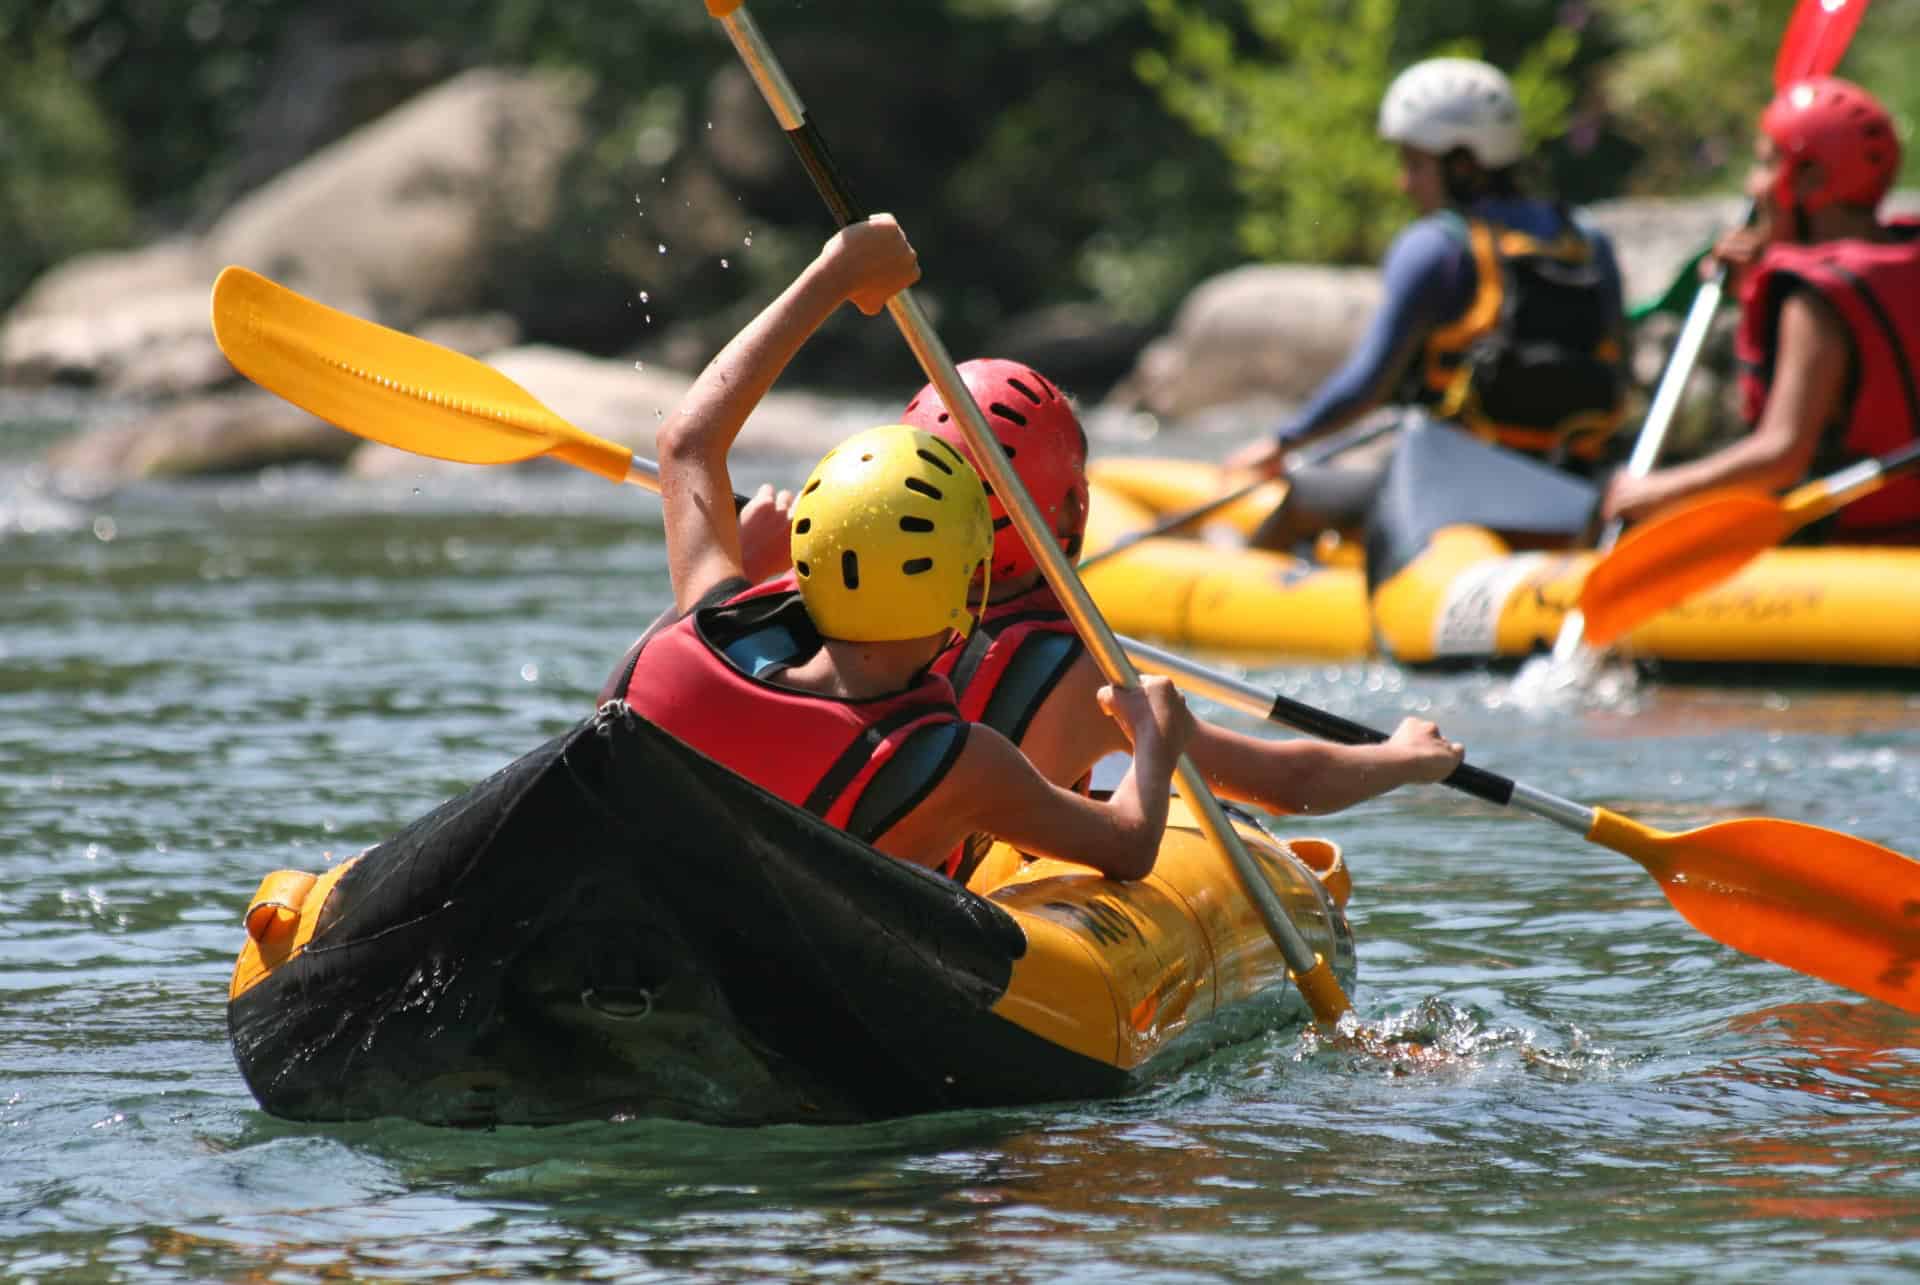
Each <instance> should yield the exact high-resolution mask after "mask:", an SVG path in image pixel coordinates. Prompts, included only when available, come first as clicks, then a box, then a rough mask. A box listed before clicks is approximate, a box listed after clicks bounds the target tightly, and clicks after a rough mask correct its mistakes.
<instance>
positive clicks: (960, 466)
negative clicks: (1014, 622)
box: [790, 424, 993, 642]
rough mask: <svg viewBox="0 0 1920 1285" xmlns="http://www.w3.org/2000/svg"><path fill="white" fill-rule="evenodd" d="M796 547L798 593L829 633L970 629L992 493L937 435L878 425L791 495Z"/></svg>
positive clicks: (863, 635)
mask: <svg viewBox="0 0 1920 1285" xmlns="http://www.w3.org/2000/svg"><path fill="white" fill-rule="evenodd" d="M790 547H791V549H792V552H793V569H794V574H795V576H796V577H797V578H798V580H799V582H800V598H801V600H802V601H803V602H805V603H806V606H807V614H808V615H809V616H811V617H812V618H813V623H814V627H815V628H816V629H818V630H819V631H820V633H821V635H822V636H823V637H827V638H841V639H845V640H847V641H849V642H895V641H899V640H902V639H907V638H923V637H925V636H927V635H928V634H936V633H939V632H940V631H941V630H942V629H957V630H959V631H960V632H961V633H963V634H964V633H966V632H967V631H968V630H969V629H970V628H972V625H973V617H972V616H971V615H969V614H968V612H967V588H968V586H969V585H970V584H972V582H973V575H974V572H975V571H976V570H980V571H981V572H982V574H984V573H985V567H986V564H987V559H988V556H989V554H990V553H991V552H992V549H993V520H992V519H991V518H990V517H989V516H988V513H987V491H986V488H985V487H984V486H982V485H981V484H980V476H979V474H977V473H975V472H974V471H973V466H972V465H971V464H969V463H967V461H966V458H965V457H964V456H962V455H961V454H960V452H958V451H956V450H954V449H953V447H951V446H949V445H947V444H946V443H945V442H943V441H941V440H940V439H939V438H937V437H935V436H934V435H933V434H931V433H928V432H925V431H923V430H921V429H917V428H909V427H907V426H906V425H905V424H886V425H883V426H881V427H879V428H870V429H868V430H866V431H865V432H863V433H855V434H854V435H853V436H852V437H849V438H848V439H847V440H846V441H844V442H842V443H840V445H838V446H836V447H834V448H833V449H832V450H831V451H828V452H827V454H826V457H825V458H824V459H822V460H821V461H820V462H819V463H818V464H816V465H814V466H813V472H812V473H811V474H809V475H808V477H807V482H806V485H805V486H804V487H802V488H801V491H800V497H799V498H798V499H796V500H795V501H794V502H793V535H792V544H791V546H790ZM981 601H982V602H984V601H986V597H985V586H984V585H983V586H982V589H981Z"/></svg>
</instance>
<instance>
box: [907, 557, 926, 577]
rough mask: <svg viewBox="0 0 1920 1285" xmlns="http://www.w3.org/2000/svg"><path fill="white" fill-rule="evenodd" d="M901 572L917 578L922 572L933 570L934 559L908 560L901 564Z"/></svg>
mask: <svg viewBox="0 0 1920 1285" xmlns="http://www.w3.org/2000/svg"><path fill="white" fill-rule="evenodd" d="M900 570H901V571H902V572H904V573H905V574H907V575H910V576H917V575H919V574H921V573H922V572H926V571H931V570H933V559H932V558H908V559H907V560H906V561H905V562H903V563H901V564H900Z"/></svg>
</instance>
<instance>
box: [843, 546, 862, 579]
mask: <svg viewBox="0 0 1920 1285" xmlns="http://www.w3.org/2000/svg"><path fill="white" fill-rule="evenodd" d="M840 579H841V580H842V581H843V582H844V583H845V584H846V586H847V588H849V589H858V588H859V587H860V555H859V554H857V553H855V552H854V551H853V550H852V549H848V550H847V551H846V552H845V553H843V554H841V555H840Z"/></svg>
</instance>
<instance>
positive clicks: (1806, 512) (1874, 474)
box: [1781, 439, 1920, 527]
mask: <svg viewBox="0 0 1920 1285" xmlns="http://www.w3.org/2000/svg"><path fill="white" fill-rule="evenodd" d="M1916 468H1920V439H1916V440H1914V441H1911V442H1908V443H1907V444H1906V445H1905V446H1902V447H1901V448H1900V449H1899V450H1897V451H1889V452H1887V453H1886V454H1885V455H1880V456H1876V457H1875V458H1873V459H1870V460H1861V461H1860V462H1859V463H1858V464H1849V465H1848V466H1847V467H1846V468H1843V469H1840V470H1839V471H1837V472H1834V473H1829V474H1828V475H1827V476H1825V477H1823V478H1819V479H1817V480H1815V481H1812V482H1808V483H1807V484H1806V485H1804V486H1799V487H1795V488H1794V489H1793V490H1792V491H1790V492H1788V493H1787V497H1786V499H1784V500H1783V501H1781V504H1782V507H1784V508H1785V509H1786V511H1787V515H1788V517H1789V518H1790V519H1791V520H1792V522H1793V525H1794V526H1795V527H1802V526H1805V525H1806V524H1807V523H1809V522H1817V521H1819V520H1820V519H1821V518H1824V517H1826V516H1827V515H1828V514H1829V513H1833V512H1835V511H1837V510H1839V509H1843V508H1845V507H1846V506H1847V505H1849V504H1851V503H1853V502H1854V501H1855V500H1858V499H1862V498H1864V497H1866V496H1869V495H1872V494H1873V493H1874V492H1875V491H1878V490H1879V489H1880V488H1881V487H1883V486H1885V485H1886V484H1887V483H1889V482H1891V481H1893V480H1894V479H1895V478H1897V477H1903V476H1905V475H1906V474H1908V473H1911V472H1913V471H1914V469H1916Z"/></svg>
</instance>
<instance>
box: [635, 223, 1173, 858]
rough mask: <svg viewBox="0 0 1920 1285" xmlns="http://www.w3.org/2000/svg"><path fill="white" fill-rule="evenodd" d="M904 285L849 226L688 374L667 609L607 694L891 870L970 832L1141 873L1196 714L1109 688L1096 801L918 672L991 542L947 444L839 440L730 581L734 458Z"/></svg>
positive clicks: (1157, 698) (872, 226)
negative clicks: (837, 341)
mask: <svg viewBox="0 0 1920 1285" xmlns="http://www.w3.org/2000/svg"><path fill="white" fill-rule="evenodd" d="M918 276H919V269H918V265H917V262H916V258H915V255H914V252H913V247H912V246H911V245H910V244H909V243H908V242H907V239H906V237H905V235H904V234H903V233H902V232H901V231H900V229H899V227H898V225H896V224H895V222H894V221H893V220H892V219H891V218H889V217H887V216H885V215H876V216H874V217H873V218H871V219H868V220H867V221H865V222H863V223H856V224H854V225H852V226H850V227H848V228H845V229H843V230H842V231H841V232H840V233H838V234H837V235H835V236H834V237H833V238H832V239H831V240H830V241H828V242H827V244H826V247H825V248H824V249H823V250H822V252H821V253H820V255H819V256H818V257H817V258H816V259H815V260H814V261H813V262H812V263H811V264H810V265H808V266H807V267H806V268H805V269H804V270H803V271H802V272H801V273H800V275H799V276H798V277H797V278H796V279H795V280H794V281H793V283H792V284H790V285H789V286H788V287H787V289H786V290H785V291H784V292H782V293H781V295H780V296H779V298H777V299H775V300H774V301H773V303H772V304H770V305H769V306H768V307H767V308H766V309H765V310H763V311H762V312H761V313H760V315H759V316H757V317H756V318H755V319H754V320H753V321H751V322H749V323H748V325H747V326H746V327H745V328H744V329H743V330H741V332H740V333H739V334H737V335H736V336H735V337H734V338H733V340H732V341H731V342H729V343H728V344H727V346H726V347H725V348H724V349H723V350H722V351H721V352H720V354H719V355H718V356H716V357H715V358H714V359H713V361H712V362H710V363H709V364H708V366H707V367H706V369H705V370H704V371H702V372H701V374H700V376H699V378H698V379H696V380H695V382H694V384H693V386H692V388H691V389H690V390H689V391H688V393H687V395H686V397H685V398H684V399H683V400H682V401H681V403H680V405H679V406H678V407H677V408H676V409H675V411H674V412H673V414H672V415H670V416H669V417H668V418H667V420H666V422H665V423H664V424H663V425H662V426H661V428H660V430H659V433H658V434H657V439H656V445H657V448H658V452H659V461H660V483H661V501H662V505H663V509H664V517H665V524H666V542H667V562H668V570H669V573H670V575H671V577H672V582H673V594H674V605H675V608H676V609H677V611H678V613H679V615H678V616H677V618H675V619H674V620H673V621H672V622H671V623H670V624H667V625H665V626H664V627H661V628H657V629H654V630H650V631H649V632H648V634H647V635H645V636H643V637H642V638H641V640H640V641H639V642H638V643H636V644H635V646H634V648H633V649H631V650H630V651H629V653H628V656H627V659H626V660H625V662H624V663H623V664H622V666H621V668H620V670H618V671H617V672H616V674H615V676H614V678H613V680H612V681H611V682H610V683H609V684H608V687H607V689H606V690H605V691H604V692H603V693H602V695H603V698H618V699H624V700H625V701H626V702H627V704H628V705H630V706H631V707H632V708H633V709H634V710H635V711H636V712H638V713H639V714H640V715H642V716H643V717H645V718H647V719H649V720H650V721H652V722H654V723H655V724H657V725H659V726H661V727H663V728H665V729H666V730H667V731H669V732H671V733H673V734H674V735H675V736H677V737H679V738H681V739H682V740H684V741H686V742H687V743H688V744H690V745H692V746H693V747H694V748H695V749H698V750H700V751H701V752H702V753H705V754H707V755H708V756H709V757H712V758H714V759H715V760H717V761H719V762H721V763H723V764H725V765H726V766H728V767H730V768H732V769H733V770H734V771H736V772H738V773H740V774H741V775H742V776H745V777H747V778H748V779H749V780H752V781H754V782H755V783H757V784H759V785H761V786H762V787H763V788H766V789H768V790H770V791H771V792H773V793H775V794H778V795H780V796H781V797H782V798H785V799H786V800H787V801H788V802H790V803H793V804H795V805H797V806H801V807H805V808H807V809H808V810H810V811H813V812H815V813H816V814H818V815H820V816H822V817H824V818H825V819H827V820H828V821H830V822H832V823H834V824H836V825H840V826H842V827H843V828H845V829H847V830H848V831H849V832H851V833H853V834H854V835H856V836H857V837H859V838H861V839H864V840H866V841H867V842H869V843H872V844H873V845H874V846H875V847H876V848H878V849H879V850H880V851H882V852H885V853H888V854H889V855H892V856H895V857H898V858H900V859H902V860H905V861H909V862H913V863H915V864H918V865H922V866H929V867H943V868H946V869H948V870H949V871H951V870H952V869H954V868H955V867H956V865H957V861H958V856H959V853H960V851H961V845H962V843H963V841H964V840H965V839H966V838H967V836H969V835H971V834H973V833H976V832H986V833H989V834H992V835H994V836H996V837H998V838H1002V839H1005V840H1007V841H1008V842H1010V843H1013V844H1016V845H1018V846H1019V847H1021V848H1022V849H1024V850H1026V851H1030V852H1035V853H1042V854H1046V855H1049V856H1056V857H1060V858H1064V859H1067V860H1072V861H1078V862H1082V863H1084V864H1087V865H1090V866H1093V867H1094V868H1095V869H1098V870H1100V871H1102V872H1104V873H1106V874H1108V875H1110V876H1113V877H1115V878H1121V879H1136V878H1141V877H1143V876H1145V875H1146V874H1147V873H1148V872H1149V871H1150V870H1151V869H1152V867H1153V863H1154V860H1155V857H1156V856H1157V853H1158V850H1159V843H1160V837H1161V834H1162V832H1163V830H1164V829H1165V826H1166V817H1167V802H1168V794H1169V785H1170V778H1171V776H1172V772H1173V768H1174V764H1175V761H1176V760H1177V758H1178V757H1179V755H1180V753H1181V751H1182V749H1183V748H1184V747H1185V745H1186V742H1187V740H1188V738H1189V736H1190V735H1191V734H1192V729H1193V719H1192V715H1191V714H1189V713H1188V712H1187V709H1186V706H1185V704H1184V703H1183V702H1182V701H1181V699H1180V696H1179V693H1178V692H1177V691H1175V690H1174V688H1173V687H1172V685H1171V684H1169V683H1167V682H1166V681H1164V680H1161V679H1148V680H1146V681H1145V682H1144V683H1143V684H1142V685H1141V686H1140V687H1139V688H1135V689H1131V690H1125V691H1114V690H1112V689H1110V688H1102V689H1101V690H1100V691H1099V692H1098V693H1097V694H1096V695H1097V699H1098V701H1099V704H1100V707H1101V708H1102V709H1104V710H1106V711H1107V713H1108V714H1109V715H1111V716H1112V720H1113V721H1114V723H1115V724H1116V731H1117V732H1118V735H1119V738H1120V739H1121V740H1122V741H1124V742H1128V743H1130V744H1131V746H1132V749H1133V754H1134V763H1133V767H1132V769H1131V771H1130V772H1129V773H1128V776H1127V778H1126V779H1125V780H1124V781H1123V782H1122V783H1121V785H1120V787H1119V788H1118V789H1117V790H1116V791H1115V792H1114V794H1113V796H1112V798H1111V799H1110V800H1108V801H1105V802H1100V801H1094V800H1091V799H1088V798H1085V797H1083V796H1081V795H1078V794H1075V793H1073V792H1072V791H1070V790H1065V789H1061V788H1059V787H1058V786H1056V785H1054V784H1052V783H1051V782H1049V781H1048V780H1047V779H1046V778H1045V777H1044V776H1042V775H1041V774H1040V772H1038V771H1036V770H1035V768H1034V766H1033V765H1032V764H1031V763H1029V762H1028V761H1027V759H1026V758H1025V757H1024V756H1022V754H1021V753H1020V751H1019V750H1018V749H1016V748H1015V747H1014V745H1013V744H1012V743H1011V742H1009V741H1008V740H1007V739H1006V738H1005V737H1004V736H1002V735H1001V734H1000V733H998V732H996V731H994V730H993V729H992V728H990V727H984V726H980V725H978V724H973V723H969V722H967V721H965V720H964V719H962V717H961V715H960V713H959V711H958V709H957V707H956V705H955V702H954V696H953V689H952V687H951V685H950V684H949V683H948V681H947V679H946V678H945V677H943V676H942V675H939V674H936V673H934V672H932V669H931V666H932V663H933V661H934V659H935V658H936V657H937V656H938V655H939V654H940V653H941V652H942V651H943V650H944V649H945V648H946V646H947V644H948V642H949V641H950V640H951V639H952V637H953V636H954V635H955V634H956V633H959V634H964V633H966V632H967V631H968V629H969V628H970V626H971V624H972V619H971V617H970V615H969V614H968V608H967V597H968V590H969V586H970V585H971V584H972V582H973V580H974V576H975V573H976V572H978V571H983V570H984V564H985V562H986V560H987V557H988V554H989V551H990V550H991V548H992V545H993V534H992V528H991V525H990V519H989V517H988V512H987V502H986V494H985V490H984V488H983V487H982V485H981V483H980V480H979V477H978V475H977V474H976V473H975V472H974V470H973V468H972V466H971V465H970V464H969V463H968V462H967V460H966V459H965V458H964V457H963V456H962V455H961V454H960V453H959V452H958V451H956V450H954V449H953V448H952V447H951V446H950V445H948V444H947V443H945V442H943V441H941V440H940V439H939V438H937V437H934V436H933V435H931V434H928V433H926V432H923V431H920V430H917V429H914V428H911V427H908V426H905V425H897V424H896V425H888V426H883V427H880V428H876V429H870V430H868V431H867V432H864V433H860V434H856V435H855V436H854V437H852V438H850V439H849V440H847V441H846V442H843V443H841V444H840V446H838V447H836V448H835V449H834V450H833V451H830V452H829V453H828V454H827V455H826V457H825V458H824V459H822V460H821V461H820V463H819V464H818V465H817V466H815V468H814V470H813V473H812V475H811V476H810V477H809V478H808V479H807V482H806V484H805V485H804V486H803V487H802V488H801V491H800V493H799V495H798V496H797V497H796V498H795V499H794V500H793V504H792V535H791V545H790V547H791V553H792V559H793V561H792V567H791V570H790V572H789V573H788V574H787V575H784V576H781V577H778V578H776V579H774V580H771V581H768V582H766V583H764V584H759V585H755V584H753V583H752V582H751V581H750V580H749V579H748V578H747V576H746V574H745V572H746V565H745V563H744V562H743V555H742V552H741V542H740V526H739V522H738V519H737V518H736V516H735V513H734V501H733V485H732V481H731V478H730V477H729V474H728V470H727V453H728V450H729V449H730V448H731V446H732V444H733V441H734V439H735V437H736V436H737V435H738V434H739V432H740V429H741V427H742V426H743V425H744V424H745V423H746V420H747V416H748V415H749V414H750V413H751V412H752V410H753V408H754V407H755V406H756V405H757V404H758V403H759V401H760V399H761V398H762V397H763V396H765V394H766V393H767V391H768V390H769V389H770V388H771V387H772V386H773V383H774V381H775V380H776V379H777V378H778V377H779V375H780V373H781V371H783V370H784V369H785V368H786V366H787V364H788V362H789V361H790V360H791V359H792V357H793V356H794V354H795V353H796V352H797V351H798V350H799V348H800V346H801V345H802V344H803V343H805V342H806V340H807V339H808V337H810V336H811V335H812V334H813V333H814V332H815V331H816V330H817V329H818V328H819V327H820V326H821V325H822V324H823V323H824V322H825V321H826V320H827V318H828V317H830V316H831V315H832V314H833V313H834V312H835V311H836V310H838V308H839V306H840V305H841V304H842V303H844V302H847V301H852V302H853V303H854V304H855V306H857V307H858V308H859V309H860V310H861V311H862V312H864V313H866V314H868V315H870V316H871V315H873V314H875V313H878V312H879V311H881V310H882V309H883V308H884V307H885V304H886V301H887V299H888V298H890V297H891V296H892V295H893V294H895V293H896V292H898V291H899V290H902V289H904V288H905V287H907V286H908V285H910V284H912V282H913V281H914V280H916V279H917V278H918ZM766 500H767V497H764V496H763V497H762V501H761V502H762V504H763V506H764V505H765V504H766ZM1101 721H1103V722H1105V721H1108V720H1106V719H1103V720H1101Z"/></svg>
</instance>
